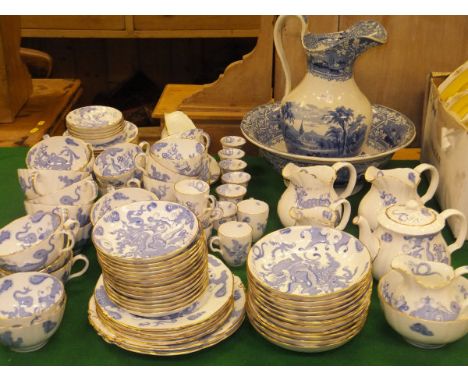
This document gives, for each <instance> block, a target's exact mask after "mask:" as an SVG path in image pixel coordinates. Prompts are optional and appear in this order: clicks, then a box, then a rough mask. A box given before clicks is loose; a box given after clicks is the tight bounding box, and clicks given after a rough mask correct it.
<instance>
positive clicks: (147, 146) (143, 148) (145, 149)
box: [138, 141, 150, 154]
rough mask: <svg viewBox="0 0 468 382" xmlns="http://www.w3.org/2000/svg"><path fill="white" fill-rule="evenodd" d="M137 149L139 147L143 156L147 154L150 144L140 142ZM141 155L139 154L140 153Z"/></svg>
mask: <svg viewBox="0 0 468 382" xmlns="http://www.w3.org/2000/svg"><path fill="white" fill-rule="evenodd" d="M138 147H140V149H142V150H143V153H145V154H148V153H149V149H150V144H149V143H148V142H146V141H141V142H140V143H139V144H138ZM140 154H141V153H140Z"/></svg>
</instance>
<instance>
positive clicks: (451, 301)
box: [378, 255, 468, 349]
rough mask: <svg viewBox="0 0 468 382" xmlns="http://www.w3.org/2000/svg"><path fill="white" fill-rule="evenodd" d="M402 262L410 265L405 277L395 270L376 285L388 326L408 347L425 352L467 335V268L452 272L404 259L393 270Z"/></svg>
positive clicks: (441, 265)
mask: <svg viewBox="0 0 468 382" xmlns="http://www.w3.org/2000/svg"><path fill="white" fill-rule="evenodd" d="M402 262H407V263H408V264H411V265H410V267H409V269H408V271H409V272H407V274H406V275H405V273H403V272H401V270H397V269H396V268H394V269H392V270H391V271H390V272H388V273H387V274H385V275H384V276H383V277H382V278H381V279H380V281H379V285H378V294H379V299H380V304H381V307H382V310H383V311H384V314H385V318H386V320H387V322H388V324H389V325H390V326H391V327H392V328H393V329H394V330H395V331H396V332H398V333H399V334H400V335H401V336H403V338H404V339H405V340H406V341H407V342H408V343H410V344H412V345H414V346H416V347H420V348H424V349H436V348H440V347H442V346H444V345H446V344H449V343H451V342H454V341H457V340H459V339H460V338H462V337H464V336H465V335H466V334H468V280H467V279H466V278H464V277H462V274H465V273H466V272H468V268H467V267H462V268H459V269H457V270H453V269H452V268H451V267H450V266H448V265H446V264H442V263H434V262H428V261H421V260H418V259H415V258H412V257H410V256H405V255H402V256H398V257H396V258H395V259H394V262H392V266H395V267H397V266H398V264H396V263H402ZM400 265H401V264H400ZM408 276H409V277H410V278H409V279H408V280H405V279H407V278H408ZM426 279H427V280H426ZM408 281H410V282H409V283H408ZM411 281H413V282H411ZM411 284H413V287H412V285H411ZM417 284H418V286H417V287H416V288H414V286H415V285H417Z"/></svg>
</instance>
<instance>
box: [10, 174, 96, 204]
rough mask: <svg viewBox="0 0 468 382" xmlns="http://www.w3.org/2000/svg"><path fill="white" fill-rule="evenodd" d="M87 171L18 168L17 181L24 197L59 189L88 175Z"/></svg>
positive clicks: (27, 197)
mask: <svg viewBox="0 0 468 382" xmlns="http://www.w3.org/2000/svg"><path fill="white" fill-rule="evenodd" d="M89 175H90V174H89V172H87V171H61V170H30V169H25V168H20V169H18V181H19V184H20V187H21V190H22V191H23V192H24V195H25V197H26V199H35V198H38V197H40V196H43V195H46V194H50V193H53V192H56V191H59V190H61V189H63V188H65V187H68V186H71V185H72V184H74V183H76V182H79V181H80V180H83V179H84V178H87V177H88V176H89Z"/></svg>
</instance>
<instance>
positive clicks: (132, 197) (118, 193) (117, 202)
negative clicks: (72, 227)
mask: <svg viewBox="0 0 468 382" xmlns="http://www.w3.org/2000/svg"><path fill="white" fill-rule="evenodd" d="M145 200H158V197H157V196H156V195H155V194H154V193H152V192H150V191H148V190H145V189H143V188H135V187H126V188H120V189H118V190H114V191H111V192H109V193H107V194H106V195H104V196H102V197H101V198H100V199H98V201H97V202H96V203H94V205H93V207H92V209H91V213H90V219H91V223H92V224H96V222H97V221H98V220H99V219H100V218H101V217H103V216H104V215H105V214H106V213H107V212H109V211H111V210H113V209H115V208H117V207H120V206H124V205H126V204H130V203H133V202H142V201H145Z"/></svg>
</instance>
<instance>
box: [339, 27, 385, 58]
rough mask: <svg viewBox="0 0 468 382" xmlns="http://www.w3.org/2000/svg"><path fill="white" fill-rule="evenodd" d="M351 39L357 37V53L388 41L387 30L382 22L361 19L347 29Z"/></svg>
mask: <svg viewBox="0 0 468 382" xmlns="http://www.w3.org/2000/svg"><path fill="white" fill-rule="evenodd" d="M346 32H347V34H348V36H349V38H350V39H357V41H358V42H359V43H358V44H356V46H357V47H358V52H357V53H362V52H364V51H365V50H367V49H369V48H371V47H373V46H377V45H382V44H385V43H386V42H387V31H386V30H385V28H384V27H383V25H382V24H380V23H379V22H377V21H375V20H365V21H360V22H358V23H356V24H354V25H353V26H351V27H350V28H349V29H348V30H347V31H346Z"/></svg>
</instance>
